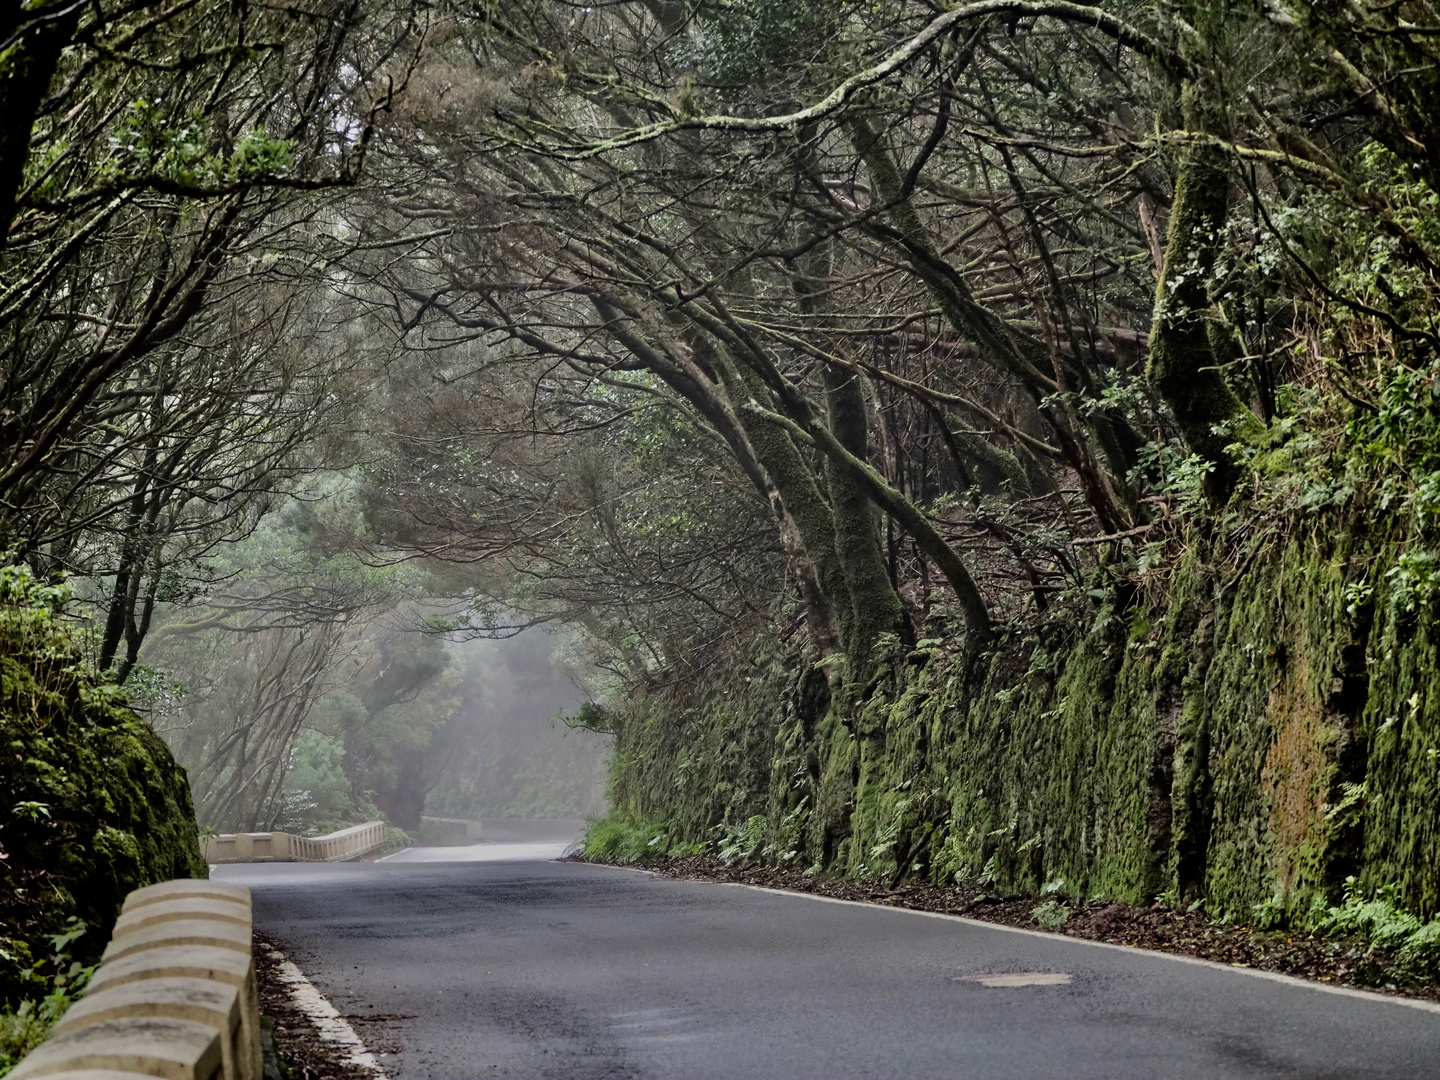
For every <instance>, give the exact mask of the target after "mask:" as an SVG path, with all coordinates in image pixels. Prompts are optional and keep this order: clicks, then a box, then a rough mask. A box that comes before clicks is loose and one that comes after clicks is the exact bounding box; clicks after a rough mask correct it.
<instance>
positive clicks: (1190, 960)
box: [668, 878, 1440, 1013]
mask: <svg viewBox="0 0 1440 1080" xmlns="http://www.w3.org/2000/svg"><path fill="white" fill-rule="evenodd" d="M668 880H685V879H680V878H671V879H668ZM700 884H705V885H728V886H730V887H732V888H736V889H754V890H755V891H756V892H763V893H778V894H780V895H781V896H798V897H800V898H801V899H803V900H819V901H822V902H824V903H826V904H849V905H851V906H853V907H862V908H869V909H870V910H871V911H893V912H895V913H896V914H901V915H923V916H925V917H926V918H928V919H946V920H948V921H950V922H958V923H963V924H964V925H966V926H976V927H980V928H982V929H985V930H1003V931H1004V932H1006V933H1009V934H1024V935H1025V936H1026V937H1036V938H1044V939H1045V940H1046V941H1053V942H1068V943H1073V944H1075V945H1089V946H1091V947H1092V948H1096V949H1113V950H1115V951H1117V952H1124V953H1130V954H1131V955H1134V954H1136V953H1139V954H1142V955H1144V956H1154V957H1158V958H1159V959H1161V960H1173V961H1175V962H1176V963H1180V964H1195V965H1197V966H1199V967H1207V968H1213V969H1214V970H1216V971H1228V972H1230V973H1231V974H1234V975H1249V976H1251V977H1252V978H1256V979H1267V980H1269V981H1270V982H1278V983H1285V984H1287V985H1290V986H1299V987H1304V988H1305V989H1306V990H1316V991H1319V992H1320V993H1322V994H1339V995H1341V996H1342V997H1356V998H1362V999H1363V1000H1365V1001H1376V1002H1381V1003H1383V1004H1386V1005H1402V1006H1404V1007H1405V1008H1408V1009H1419V1010H1420V1011H1421V1012H1429V1013H1440V1002H1434V1001H1424V1000H1421V999H1419V998H1407V997H1398V996H1397V997H1392V996H1391V995H1389V994H1377V993H1375V992H1374V991H1373V990H1358V989H1356V988H1354V987H1350V986H1331V985H1330V984H1328V983H1322V982H1315V981H1314V980H1312V979H1301V978H1298V977H1296V976H1294V975H1285V974H1282V973H1281V972H1278V971H1262V970H1260V969H1259V968H1252V967H1241V966H1240V965H1238V964H1222V963H1220V962H1219V961H1218V960H1206V959H1204V958H1203V957H1199V956H1186V955H1185V954H1184V953H1170V952H1162V951H1160V950H1159V949H1146V948H1142V947H1141V946H1138V945H1116V944H1114V943H1113V942H1109V941H1092V940H1090V939H1089V938H1081V937H1067V936H1066V935H1064V934H1052V933H1048V932H1046V931H1044V930H1027V929H1025V928H1024V927H1023V926H1007V925H1006V924H1005V923H993V922H986V921H985V920H984V919H971V918H969V917H967V916H965V915H948V914H946V913H945V912H943V911H921V910H920V909H918V908H905V907H892V906H891V905H889V904H872V903H870V902H869V901H866V900H842V899H841V898H840V897H838V896H819V895H817V894H815V893H807V892H798V891H796V890H795V889H772V888H768V887H766V886H764V885H748V884H746V883H745V882H743V881H702V882H700Z"/></svg>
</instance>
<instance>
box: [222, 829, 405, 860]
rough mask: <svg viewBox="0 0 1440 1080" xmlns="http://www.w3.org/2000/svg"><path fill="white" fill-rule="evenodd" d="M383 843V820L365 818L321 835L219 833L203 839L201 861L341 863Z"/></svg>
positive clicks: (372, 849)
mask: <svg viewBox="0 0 1440 1080" xmlns="http://www.w3.org/2000/svg"><path fill="white" fill-rule="evenodd" d="M384 842H385V823H384V822H383V821H367V822H366V823H365V824H364V825H354V826H352V827H350V828H348V829H341V830H340V831H339V832H333V833H327V834H326V835H325V836H295V835H294V834H293V833H287V832H254V833H221V834H220V835H218V836H207V837H206V838H205V861H206V862H208V863H210V864H211V865H212V866H214V865H217V864H219V863H237V862H343V861H344V860H346V859H354V858H356V857H357V856H360V855H364V854H365V853H366V852H367V851H374V850H375V849H376V848H377V847H379V846H380V845H381V844H383V843H384Z"/></svg>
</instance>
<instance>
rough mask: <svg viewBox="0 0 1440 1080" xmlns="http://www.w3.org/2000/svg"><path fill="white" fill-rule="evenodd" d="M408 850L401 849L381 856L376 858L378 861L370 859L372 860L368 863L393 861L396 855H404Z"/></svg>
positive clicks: (406, 848)
mask: <svg viewBox="0 0 1440 1080" xmlns="http://www.w3.org/2000/svg"><path fill="white" fill-rule="evenodd" d="M409 850H410V848H408V847H405V848H401V849H400V850H399V851H392V852H391V853H390V854H389V855H381V856H380V858H378V859H372V860H370V861H371V862H384V861H385V860H386V859H393V858H394V857H395V856H396V855H404V854H405V852H407V851H409Z"/></svg>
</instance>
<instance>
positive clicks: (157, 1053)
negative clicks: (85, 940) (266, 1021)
mask: <svg viewBox="0 0 1440 1080" xmlns="http://www.w3.org/2000/svg"><path fill="white" fill-rule="evenodd" d="M250 929H251V927H250V890H249V889H244V888H240V887H239V886H236V885H225V884H222V883H221V882H218V881H195V880H185V881H167V882H165V883H164V884H161V885H150V886H148V887H146V888H144V889H136V890H135V891H134V892H132V893H131V894H130V895H129V896H128V897H126V899H125V905H124V907H123V908H122V909H121V914H120V919H119V921H118V922H117V923H116V924H115V930H114V933H113V934H112V935H111V939H110V944H109V945H108V946H106V949H105V955H104V958H103V959H102V960H101V962H100V966H99V968H97V969H96V971H95V975H94V977H93V978H92V979H91V980H90V985H89V987H87V988H86V991H85V995H84V997H82V998H81V999H80V1000H79V1001H77V1002H76V1003H75V1004H74V1005H72V1006H70V1008H69V1010H67V1011H66V1013H65V1015H64V1016H62V1017H61V1018H60V1019H59V1021H57V1022H56V1024H55V1026H54V1027H53V1028H52V1029H51V1033H50V1038H49V1039H48V1040H47V1041H46V1042H44V1043H42V1044H41V1045H40V1046H38V1047H36V1048H35V1049H34V1050H32V1051H31V1052H30V1053H29V1054H27V1055H26V1056H25V1057H24V1058H22V1059H21V1060H20V1062H19V1063H18V1064H17V1065H16V1066H15V1068H14V1070H13V1071H12V1072H11V1073H10V1076H9V1077H8V1078H7V1080H30V1078H31V1077H48V1078H51V1080H140V1078H143V1077H159V1078H160V1080H262V1072H263V1067H262V1062H261V1050H260V1004H259V998H258V996H257V994H256V989H255V965H254V960H253V955H252V952H251V937H250Z"/></svg>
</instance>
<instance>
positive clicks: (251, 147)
mask: <svg viewBox="0 0 1440 1080" xmlns="http://www.w3.org/2000/svg"><path fill="white" fill-rule="evenodd" d="M222 137H223V136H222V135H221V133H218V132H216V131H214V130H213V129H212V128H211V127H210V126H209V125H207V124H206V123H205V122H204V121H203V120H202V118H201V117H199V116H198V115H193V114H192V115H185V114H178V113H175V112H172V111H170V110H169V109H168V108H167V107H166V105H165V103H164V102H163V101H161V100H159V99H157V100H154V101H147V100H144V99H138V100H136V101H133V102H131V103H130V107H129V109H128V110H127V111H126V112H125V114H124V115H123V116H122V117H121V119H120V121H119V123H118V124H117V125H116V128H115V130H114V132H113V133H112V134H111V136H110V140H109V142H110V157H109V158H108V159H107V160H106V161H105V162H104V163H103V164H102V166H101V170H102V176H103V178H104V179H105V180H107V181H109V182H110V183H114V184H119V183H124V182H126V181H132V180H162V181H168V182H170V183H172V184H177V185H180V186H182V187H186V188H213V187H218V186H220V185H223V184H229V183H235V182H241V181H249V182H255V181H260V180H265V179H279V178H282V177H284V176H286V175H287V174H288V173H289V171H290V169H291V168H292V167H293V166H294V164H295V154H294V144H293V143H292V142H291V141H290V140H288V139H279V138H275V137H273V136H271V135H269V134H268V133H267V132H265V131H264V130H263V129H261V128H251V129H250V130H249V131H246V132H245V133H244V134H243V135H241V136H240V138H239V139H238V140H236V142H235V145H234V147H233V148H232V149H231V150H230V151H229V152H228V153H226V152H225V151H224V150H223V149H220V148H218V144H220V142H221V140H222Z"/></svg>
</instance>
